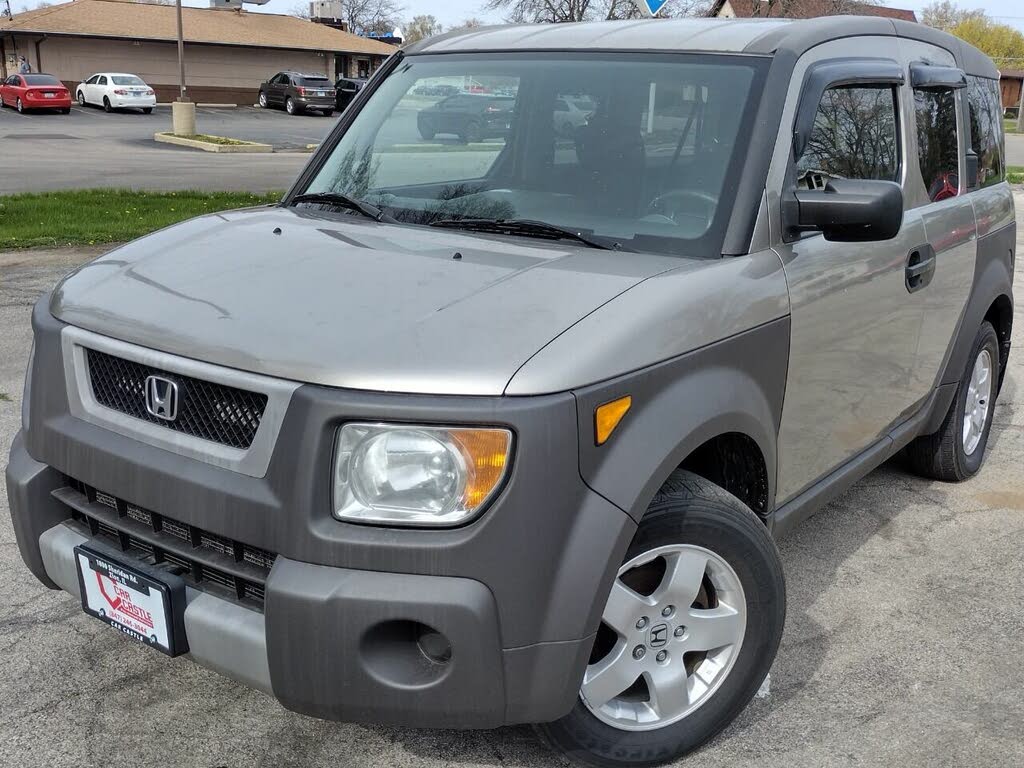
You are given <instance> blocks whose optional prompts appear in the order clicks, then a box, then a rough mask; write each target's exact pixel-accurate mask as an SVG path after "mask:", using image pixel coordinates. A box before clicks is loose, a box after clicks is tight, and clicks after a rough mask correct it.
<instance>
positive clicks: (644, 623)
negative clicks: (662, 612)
mask: <svg viewBox="0 0 1024 768" xmlns="http://www.w3.org/2000/svg"><path fill="white" fill-rule="evenodd" d="M646 626H647V617H646V616H643V617H642V618H641V619H640V620H639V621H638V622H637V623H636V628H637V629H643V628H644V627H646Z"/></svg>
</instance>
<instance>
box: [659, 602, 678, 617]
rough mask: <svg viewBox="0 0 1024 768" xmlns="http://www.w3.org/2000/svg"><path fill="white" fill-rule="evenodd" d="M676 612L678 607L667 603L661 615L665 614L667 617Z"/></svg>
mask: <svg viewBox="0 0 1024 768" xmlns="http://www.w3.org/2000/svg"><path fill="white" fill-rule="evenodd" d="M675 612H676V607H675V606H674V605H666V606H665V607H664V608H663V609H662V610H661V615H662V616H664V617H665V618H666V619H667V618H668V617H669V616H671V615H672V614H673V613H675Z"/></svg>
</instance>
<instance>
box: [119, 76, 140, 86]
mask: <svg viewBox="0 0 1024 768" xmlns="http://www.w3.org/2000/svg"><path fill="white" fill-rule="evenodd" d="M111 79H112V80H113V81H114V85H145V83H144V82H142V79H141V78H138V77H136V76H135V75H114V76H113V77H112V78H111Z"/></svg>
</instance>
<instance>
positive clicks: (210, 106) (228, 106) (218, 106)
mask: <svg viewBox="0 0 1024 768" xmlns="http://www.w3.org/2000/svg"><path fill="white" fill-rule="evenodd" d="M172 103H173V102H170V101H160V102H157V106H158V107H169V106H171V104H172ZM196 106H197V107H203V108H204V109H238V105H237V104H196Z"/></svg>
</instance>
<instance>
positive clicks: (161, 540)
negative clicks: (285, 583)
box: [53, 477, 277, 608]
mask: <svg viewBox="0 0 1024 768" xmlns="http://www.w3.org/2000/svg"><path fill="white" fill-rule="evenodd" d="M67 483H68V486H67V487H65V488H60V489H58V490H56V491H54V492H53V495H54V496H55V497H57V498H58V499H60V500H61V501H63V502H64V503H65V504H67V505H68V506H69V507H71V517H72V519H73V520H75V521H76V522H77V523H79V524H80V525H82V526H84V527H86V528H88V532H89V535H91V536H98V537H100V538H102V539H104V540H105V541H107V542H108V543H110V544H113V545H114V546H115V547H117V548H118V549H120V550H121V551H122V552H123V553H125V555H126V556H128V557H130V558H135V559H137V560H139V561H141V562H144V563H147V564H149V565H156V566H161V565H163V566H164V567H167V568H169V569H171V570H173V571H174V572H176V573H178V574H179V575H181V576H183V577H184V578H185V580H186V581H187V582H189V583H190V584H191V585H192V586H193V587H195V588H196V589H201V590H206V591H212V592H215V593H217V594H220V595H222V596H225V597H229V598H232V599H235V600H238V601H240V602H242V603H244V604H248V605H250V607H255V608H262V605H263V599H264V591H265V587H266V581H267V576H268V575H269V574H270V569H271V568H272V567H273V565H274V561H275V560H276V559H277V555H275V554H274V553H273V552H268V551H267V550H265V549H260V548H259V547H252V546H249V545H248V544H243V543H241V542H239V541H235V540H233V539H229V538H226V537H224V536H220V535H218V534H215V533H211V532H210V531H204V530H203V529H201V528H198V527H196V526H194V525H188V524H186V523H182V522H179V521H177V520H172V519H171V518H169V517H167V516H165V515H160V514H157V513H156V512H150V511H148V510H145V509H142V508H141V507H138V506H136V505H134V504H131V503H129V502H126V501H124V500H123V499H119V498H116V497H114V496H112V495H110V494H108V493H104V492H103V491H100V490H97V489H96V488H93V487H92V486H90V485H87V484H85V483H82V482H80V481H78V480H75V479H74V478H70V477H69V478H67Z"/></svg>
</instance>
